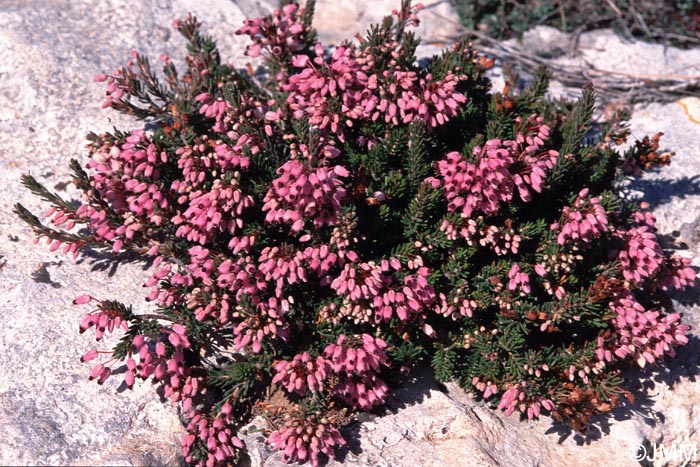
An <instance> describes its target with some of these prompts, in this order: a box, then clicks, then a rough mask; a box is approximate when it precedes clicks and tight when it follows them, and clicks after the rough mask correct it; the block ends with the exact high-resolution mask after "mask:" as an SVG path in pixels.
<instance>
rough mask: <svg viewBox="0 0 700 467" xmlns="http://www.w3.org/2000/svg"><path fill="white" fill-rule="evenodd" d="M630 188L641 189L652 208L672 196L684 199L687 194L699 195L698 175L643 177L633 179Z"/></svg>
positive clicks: (699, 183)
mask: <svg viewBox="0 0 700 467" xmlns="http://www.w3.org/2000/svg"><path fill="white" fill-rule="evenodd" d="M630 188H632V189H634V190H639V191H642V192H643V193H644V198H643V199H644V201H646V202H647V203H649V206H650V207H651V208H652V209H653V208H656V207H658V206H660V205H662V204H666V203H668V202H670V201H671V200H672V199H673V198H680V199H685V198H686V197H687V196H692V195H700V175H694V176H692V177H679V178H676V179H644V178H643V179H640V180H635V181H634V182H633V183H632V184H631V185H630Z"/></svg>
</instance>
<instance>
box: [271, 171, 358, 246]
mask: <svg viewBox="0 0 700 467" xmlns="http://www.w3.org/2000/svg"><path fill="white" fill-rule="evenodd" d="M278 173H279V174H280V176H279V177H278V178H276V179H275V180H273V182H272V188H270V190H269V191H268V192H267V195H266V196H265V199H264V201H265V204H264V205H263V211H267V216H266V217H265V220H266V221H267V222H284V223H290V224H292V230H293V231H295V232H299V231H301V230H302V229H303V228H304V226H305V220H306V219H312V220H313V224H314V226H315V227H317V228H318V227H321V226H323V225H334V224H335V223H336V222H337V220H338V214H337V211H338V210H339V209H340V206H341V202H342V201H343V198H345V194H346V192H345V188H343V182H342V180H341V179H340V178H341V177H347V176H348V175H349V173H348V171H347V170H346V169H345V168H344V167H343V166H340V165H336V166H334V167H332V168H327V167H318V168H316V169H312V168H309V167H306V166H305V165H304V163H303V162H301V161H299V160H296V159H295V160H290V161H287V162H285V163H284V165H282V167H280V168H279V170H278Z"/></svg>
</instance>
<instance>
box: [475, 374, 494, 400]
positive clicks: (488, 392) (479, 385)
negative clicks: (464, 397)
mask: <svg viewBox="0 0 700 467" xmlns="http://www.w3.org/2000/svg"><path fill="white" fill-rule="evenodd" d="M472 386H474V387H475V388H476V389H477V390H478V391H481V393H482V397H483V398H484V399H488V398H489V397H491V396H493V395H495V394H498V385H497V384H495V383H494V382H493V381H490V380H488V381H483V380H482V378H479V377H478V376H475V377H474V378H473V379H472Z"/></svg>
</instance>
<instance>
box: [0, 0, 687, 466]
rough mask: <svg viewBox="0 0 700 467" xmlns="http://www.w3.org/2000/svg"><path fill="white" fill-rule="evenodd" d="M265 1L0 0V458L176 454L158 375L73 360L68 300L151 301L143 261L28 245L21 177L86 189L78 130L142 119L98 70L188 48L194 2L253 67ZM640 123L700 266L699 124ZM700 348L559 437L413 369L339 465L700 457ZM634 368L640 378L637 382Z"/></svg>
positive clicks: (592, 51) (653, 112)
mask: <svg viewBox="0 0 700 467" xmlns="http://www.w3.org/2000/svg"><path fill="white" fill-rule="evenodd" d="M271 3H272V0H269V1H267V0H266V1H264V2H257V1H254V0H238V1H236V2H230V1H227V0H214V1H210V2H207V4H206V8H205V7H204V4H202V3H201V2H196V1H194V0H146V1H142V2H125V1H124V0H100V1H98V0H75V1H70V2H69V1H67V0H65V1H61V0H56V1H53V2H45V1H39V0H25V1H16V0H15V1H13V0H10V1H7V0H6V1H4V2H0V24H3V28H2V30H0V135H1V137H0V161H1V162H2V164H3V170H2V171H0V181H1V182H2V183H3V186H5V187H6V189H5V190H3V192H2V194H0V297H2V300H1V301H0V424H1V425H2V426H3V428H4V430H3V437H2V440H0V464H2V465H21V464H25V465H26V464H35V465H36V464H54V465H58V464H63V465H66V464H72V465H86V464H93V465H174V464H177V463H178V462H181V458H180V455H179V452H180V447H179V438H180V436H181V434H182V427H181V426H180V422H179V418H178V416H177V412H176V410H175V409H174V408H173V407H171V406H169V405H167V404H164V403H162V402H161V401H160V400H159V398H158V396H157V395H156V394H155V392H154V391H153V388H152V387H151V386H150V385H137V387H136V389H135V390H134V391H133V392H132V391H122V390H121V389H120V388H119V385H118V381H117V379H116V378H115V379H111V380H108V381H107V383H105V385H104V386H98V385H96V384H95V383H94V382H89V381H87V375H88V373H89V369H90V366H89V365H88V364H80V362H79V358H80V356H81V355H82V354H83V353H84V352H85V351H87V350H88V349H90V348H92V347H93V346H95V342H94V340H93V339H92V338H90V336H89V335H88V334H89V333H86V334H85V335H82V336H80V335H78V334H77V327H78V326H77V323H78V321H79V319H80V317H81V315H82V314H83V313H84V312H85V309H84V308H83V307H73V306H71V301H72V299H73V298H74V297H75V296H77V295H79V294H81V293H90V294H93V295H95V296H97V297H101V298H120V299H121V300H123V301H124V302H126V303H133V304H134V305H135V306H136V307H137V308H138V309H139V310H147V307H146V304H145V303H144V302H143V290H142V288H141V283H142V282H143V281H144V279H145V273H144V270H143V268H144V266H143V265H142V264H139V263H128V264H119V265H114V264H110V263H109V262H107V261H106V260H105V259H104V258H99V257H96V258H89V257H88V258H85V259H83V260H81V261H79V262H78V263H77V264H75V263H73V262H72V260H71V259H70V258H67V257H65V256H63V255H60V254H55V253H49V252H48V251H47V249H46V248H45V247H44V246H34V245H32V244H31V240H32V236H31V233H30V231H29V229H28V228H27V227H26V226H25V225H24V224H23V223H22V222H21V221H19V220H18V219H17V218H16V217H15V216H14V214H12V206H13V204H14V203H15V202H21V203H22V204H24V205H25V206H27V207H28V208H29V209H31V210H33V211H34V212H37V213H40V212H41V211H42V208H44V207H45V206H44V205H43V204H42V203H41V202H40V201H38V200H37V199H35V197H34V196H32V195H31V194H30V193H28V192H27V190H25V189H23V188H22V187H20V185H19V178H20V175H21V174H22V173H28V172H31V173H32V174H34V175H35V176H36V177H37V178H38V179H39V180H40V181H41V182H43V183H45V184H47V186H49V187H53V188H55V189H56V190H57V191H58V192H59V193H61V194H62V195H64V196H65V197H67V198H69V199H71V198H77V193H76V192H75V190H73V189H72V187H71V185H70V184H68V185H66V184H65V182H66V181H68V180H69V172H68V160H69V159H70V158H71V157H78V158H79V159H81V160H84V156H85V152H84V150H83V149H82V148H83V146H84V135H85V134H86V133H87V132H88V131H104V130H108V129H110V128H111V127H112V125H114V124H117V125H118V126H120V127H122V128H129V127H130V126H132V125H134V123H133V122H130V121H128V120H126V119H123V118H120V117H119V116H118V115H117V114H116V113H114V112H111V111H101V110H100V109H99V105H100V102H101V99H102V97H101V95H102V86H101V85H95V84H93V83H92V82H91V78H92V76H93V75H95V74H97V73H100V72H103V71H109V70H112V69H114V68H115V67H117V66H118V65H120V64H122V63H123V62H124V61H125V60H126V59H127V58H128V54H129V51H130V50H131V49H132V48H138V49H139V50H141V51H142V52H144V53H147V54H148V55H149V56H152V57H157V56H158V54H160V53H161V52H166V53H169V54H170V55H171V56H173V57H174V58H175V57H178V56H180V50H181V49H182V45H183V42H182V41H181V40H180V39H179V38H178V37H177V35H176V34H174V33H173V31H172V29H171V28H170V23H171V21H172V19H173V18H175V17H181V16H183V15H184V14H185V13H186V12H187V11H194V12H195V13H196V14H197V15H198V16H199V17H200V19H202V20H203V21H204V23H205V30H206V31H210V32H211V33H212V34H213V35H214V36H215V37H217V38H218V39H219V42H220V44H221V45H222V49H223V51H224V54H223V55H224V57H230V58H231V59H232V60H237V61H238V63H245V60H244V61H243V62H240V60H241V59H243V57H242V52H243V50H244V43H245V42H244V40H243V39H242V38H240V37H238V36H235V35H234V34H232V32H233V31H234V30H235V29H237V28H238V26H239V25H240V23H241V21H242V20H243V18H245V17H247V16H249V15H250V14H259V13H260V12H261V11H266V10H269V8H270V4H271ZM348 3H349V4H348ZM397 5H398V0H386V1H382V2H371V4H370V3H369V2H346V3H345V4H340V2H329V1H325V0H321V1H319V6H318V9H319V13H320V16H319V17H317V26H318V27H319V28H320V29H321V31H320V32H321V38H322V40H323V41H325V42H328V41H333V40H336V38H337V37H338V36H340V38H341V39H344V38H347V37H351V36H353V35H354V33H355V32H363V31H364V30H365V29H366V28H367V26H368V24H369V22H373V21H377V19H380V18H381V17H382V16H383V15H384V14H386V12H387V11H388V10H389V9H391V8H394V7H396V6H397ZM370 6H371V8H370ZM431 12H435V14H434V15H433V16H432V19H431V16H430V15H431V14H432V13H431ZM450 15H451V16H450ZM421 17H422V20H423V26H422V27H424V28H425V29H423V30H419V32H420V33H421V34H425V33H426V32H427V33H428V40H427V41H426V42H427V43H428V44H437V45H440V46H441V45H442V44H443V43H444V42H445V41H446V40H447V38H449V37H450V36H451V34H452V32H451V31H452V29H451V28H452V26H451V25H452V24H454V22H455V21H456V15H455V14H454V12H453V11H452V10H451V8H449V5H448V4H447V2H435V3H432V4H430V5H429V8H428V11H425V12H423V14H422V15H421ZM446 17H448V18H447V19H446ZM336 20H339V21H336ZM590 34H592V35H591V36H590V37H589V36H586V35H584V37H582V39H581V44H582V50H584V52H583V53H584V54H585V56H584V57H583V58H581V57H579V59H583V60H587V61H590V62H591V63H593V64H596V66H597V67H600V68H601V69H612V70H618V71H625V72H628V73H656V72H657V71H658V70H666V69H669V70H673V69H676V68H678V67H681V66H682V65H688V64H690V63H696V64H697V63H700V60H699V59H698V58H697V54H698V53H699V52H698V51H697V50H696V51H687V52H681V51H676V50H674V49H668V50H666V51H665V52H664V51H663V50H661V49H659V47H660V46H652V45H648V44H643V43H633V44H627V43H623V42H622V41H621V40H619V39H616V38H615V37H614V36H610V35H608V33H600V34H599V35H597V36H596V35H595V34H594V33H590ZM587 44H588V45H587ZM615 44H622V45H621V46H620V47H623V48H624V54H623V53H622V52H621V51H620V49H617V51H615V49H614V48H612V47H613V46H614V45H615ZM546 46H547V45H546V44H544V45H543V47H546ZM549 50H551V49H549ZM426 53H433V52H426ZM650 54H651V55H650ZM571 59H572V58H571V57H560V58H559V60H571ZM693 61H694V62H693ZM606 67H607V68H606ZM687 72H688V73H690V72H693V73H696V74H697V70H695V71H692V70H688V71H687ZM632 128H633V134H634V135H635V136H637V137H642V136H643V135H644V134H645V133H651V134H653V133H655V132H657V131H664V132H665V133H666V136H665V137H664V139H663V140H662V142H663V145H664V146H667V147H668V148H670V149H672V150H675V151H676V152H677V156H676V157H675V160H674V163H673V164H672V165H671V166H670V167H668V168H664V169H661V170H659V171H657V172H655V173H653V174H650V175H649V176H648V177H646V178H644V179H643V180H641V181H639V182H637V183H636V184H634V185H633V186H632V189H634V190H636V191H637V192H639V193H642V194H643V196H644V197H645V198H646V199H647V200H648V201H649V202H650V203H652V205H653V206H654V211H655V213H656V215H657V217H658V220H659V222H658V225H659V230H660V231H661V232H662V233H663V234H665V235H667V236H668V237H669V244H670V245H673V244H674V242H676V243H680V242H682V243H684V244H685V245H686V246H687V249H684V250H681V251H679V253H680V254H684V255H688V256H689V257H692V258H693V260H694V262H695V264H700V245H699V243H698V235H697V226H698V222H699V220H698V219H699V215H698V212H700V188H699V185H698V184H699V183H700V182H699V180H700V166H699V165H698V160H700V146H698V144H697V140H698V136H699V135H700V132H699V131H698V125H697V124H696V123H693V122H692V121H691V120H689V119H688V117H687V115H686V114H685V113H684V112H683V109H682V107H681V106H680V105H678V104H665V105H661V104H651V105H647V106H644V107H638V108H636V109H635V110H634V117H633V121H632ZM676 231H677V232H678V234H677V235H675V234H674V232H676ZM697 295H698V293H697V291H693V292H690V293H687V294H685V295H681V296H678V297H677V300H678V301H677V307H678V309H679V310H682V311H684V312H685V313H686V314H687V318H688V321H689V322H691V323H692V324H693V325H694V327H695V329H700V318H699V316H698V315H700V313H699V310H698V305H697V303H698V297H697ZM698 342H700V341H698V340H697V339H695V340H694V341H693V342H692V343H691V344H690V345H689V346H688V347H686V348H683V349H681V350H680V351H679V352H678V353H679V355H678V358H677V359H676V360H674V361H673V363H671V365H670V366H669V367H668V369H666V370H664V371H661V372H658V373H652V375H651V377H649V376H646V377H645V379H644V380H643V383H642V386H641V387H640V388H638V389H639V394H640V395H641V397H639V398H638V401H637V402H636V403H635V404H634V405H633V407H632V409H633V410H631V411H630V410H626V411H619V412H618V413H617V414H616V418H619V419H620V420H608V421H607V422H605V421H599V423H598V426H597V429H596V427H594V430H593V431H592V433H591V434H590V435H589V437H588V438H580V437H576V436H564V435H563V434H562V432H561V431H560V430H558V429H557V427H556V426H554V427H553V426H552V423H551V421H550V420H548V419H543V420H540V421H538V422H520V421H518V420H517V419H516V418H515V417H505V416H503V414H501V413H498V412H495V411H493V410H491V409H490V408H488V407H486V406H484V405H483V404H480V403H477V402H475V401H473V400H472V399H471V398H470V397H469V395H467V394H465V393H464V392H463V391H461V390H460V389H458V388H456V387H455V386H454V385H452V384H449V385H447V391H442V390H440V387H439V386H438V385H437V384H436V383H435V382H434V381H433V380H431V379H430V377H429V376H428V375H427V374H426V373H425V372H422V373H421V372H419V373H418V375H417V377H416V380H415V381H413V382H412V383H410V384H408V385H407V386H406V387H404V388H402V389H400V390H399V391H397V393H396V395H395V396H393V398H392V399H391V402H390V404H389V408H388V411H387V413H386V414H383V415H382V416H378V417H374V416H367V417H364V418H363V421H362V422H361V423H360V422H358V423H356V424H354V425H351V426H350V427H348V428H347V430H348V432H349V434H351V435H352V436H351V442H350V446H349V449H348V450H347V451H346V452H344V453H342V456H341V459H340V460H338V461H332V462H330V463H329V466H338V465H356V466H363V467H369V466H378V465H381V466H384V465H385V466H392V467H403V466H406V467H409V466H410V467H418V466H429V465H446V466H460V467H471V466H475V467H476V466H489V467H496V466H509V467H510V466H512V467H520V466H535V465H539V466H553V467H554V466H561V465H571V466H581V467H583V466H588V465H601V464H607V465H614V466H622V467H625V466H630V467H631V466H637V465H640V463H639V462H638V461H637V460H636V459H635V458H634V456H632V454H631V452H632V451H636V449H637V447H638V445H644V446H646V447H647V448H649V446H650V444H649V443H655V442H659V441H663V442H664V444H665V446H666V447H670V446H673V445H674V443H675V445H676V446H681V448H682V446H695V447H696V450H698V451H700V416H698V413H697V410H698V409H697V406H698V405H700V382H699V381H700V379H699V378H698V366H699V365H698V363H699V361H698V358H699V357H698V355H700V345H699V344H698ZM112 343H114V339H112V340H109V339H108V340H107V342H105V343H99V344H97V347H98V348H100V349H109V348H110V344H112ZM638 377H639V375H638V374H637V373H635V372H632V373H631V374H630V379H631V380H634V379H635V378H638ZM252 426H255V428H256V429H264V428H265V426H264V421H263V420H255V421H253V423H252V425H249V427H248V428H249V430H248V433H247V434H246V435H245V436H244V437H245V439H246V441H247V442H248V445H249V449H250V458H251V464H252V465H253V466H256V467H257V466H263V465H265V466H266V467H273V466H281V465H284V464H283V462H282V461H281V457H280V454H279V453H273V452H272V451H271V450H270V449H269V447H267V446H265V445H264V443H263V442H262V437H261V435H260V433H259V432H256V431H255V430H253V429H252ZM681 443H683V444H681ZM650 454H651V452H650ZM699 455H700V454H699ZM667 460H669V462H668V465H670V466H680V465H683V462H684V459H683V458H682V456H679V457H678V458H677V459H676V458H674V459H670V458H669V459H667ZM654 465H660V463H656V464H654ZM687 465H692V464H687Z"/></svg>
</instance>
